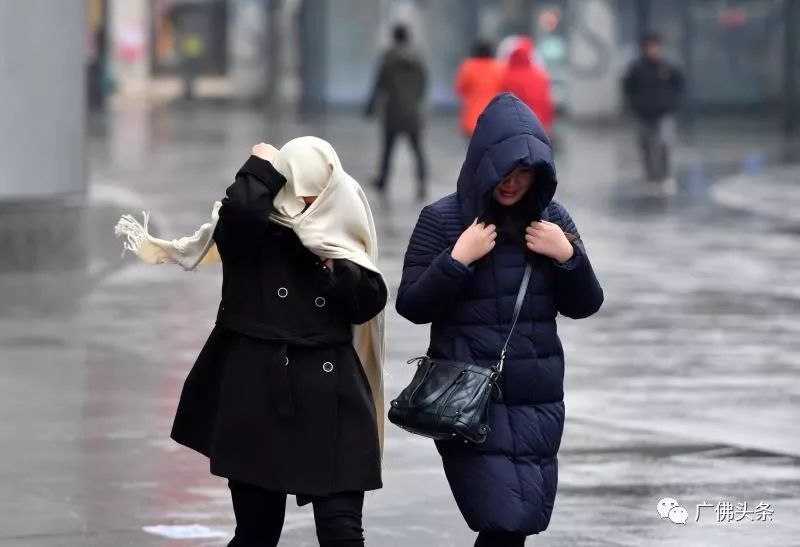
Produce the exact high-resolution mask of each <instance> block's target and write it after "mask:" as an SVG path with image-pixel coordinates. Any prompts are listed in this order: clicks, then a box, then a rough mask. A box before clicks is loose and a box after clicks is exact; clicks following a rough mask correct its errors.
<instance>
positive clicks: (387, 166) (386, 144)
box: [375, 127, 397, 193]
mask: <svg viewBox="0 0 800 547" xmlns="http://www.w3.org/2000/svg"><path fill="white" fill-rule="evenodd" d="M396 140H397V133H395V132H394V131H392V130H390V129H389V128H388V127H385V128H384V129H383V155H382V157H381V172H380V174H379V175H378V178H377V180H376V181H375V186H377V187H378V190H380V191H381V193H384V192H386V183H387V181H388V179H389V171H390V170H391V168H392V152H393V151H394V143H395V141H396Z"/></svg>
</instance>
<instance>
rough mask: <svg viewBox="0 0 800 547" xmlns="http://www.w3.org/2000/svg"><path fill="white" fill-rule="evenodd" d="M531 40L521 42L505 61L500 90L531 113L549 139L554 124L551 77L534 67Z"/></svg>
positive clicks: (524, 39)
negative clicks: (512, 96) (508, 94)
mask: <svg viewBox="0 0 800 547" xmlns="http://www.w3.org/2000/svg"><path fill="white" fill-rule="evenodd" d="M534 49H535V47H534V44H533V40H531V39H530V38H527V37H523V38H520V40H519V41H518V42H517V47H516V48H515V49H514V50H513V51H512V52H511V55H510V56H509V58H508V66H507V67H506V71H505V74H504V75H503V80H502V88H503V91H508V92H511V93H513V94H514V95H516V96H517V97H518V98H519V99H520V100H521V101H522V102H523V103H525V104H526V105H528V107H529V108H530V109H531V110H533V112H534V114H536V117H537V118H539V121H540V122H542V126H544V130H545V132H546V133H547V134H548V135H552V132H553V122H554V121H555V104H554V103H553V94H552V91H551V87H550V76H549V75H548V74H547V71H546V70H545V69H544V67H541V66H539V65H536V64H534V63H533V61H532V59H533V58H534V57H533V55H534Z"/></svg>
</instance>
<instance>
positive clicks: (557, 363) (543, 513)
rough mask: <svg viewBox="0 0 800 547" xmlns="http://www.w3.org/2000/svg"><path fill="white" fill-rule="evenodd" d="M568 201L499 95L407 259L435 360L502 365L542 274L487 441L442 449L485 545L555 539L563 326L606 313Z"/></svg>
mask: <svg viewBox="0 0 800 547" xmlns="http://www.w3.org/2000/svg"><path fill="white" fill-rule="evenodd" d="M555 190H556V174H555V166H554V163H553V158H552V152H551V149H550V143H549V140H548V138H547V135H546V134H545V132H544V130H543V128H542V126H541V124H540V123H539V120H538V119H537V118H536V116H535V115H534V114H533V112H532V111H531V110H530V109H529V108H528V107H527V106H525V105H524V104H523V103H522V102H521V101H520V100H519V99H517V98H516V97H515V96H514V95H512V94H509V93H505V94H502V95H498V96H497V97H495V99H494V100H493V101H492V102H491V103H490V104H489V105H488V106H487V107H486V110H485V111H484V112H483V114H482V115H481V117H480V119H479V121H478V126H477V128H476V130H475V133H474V135H473V137H472V140H471V141H470V144H469V149H468V151H467V157H466V159H465V161H464V165H463V167H462V168H461V174H460V175H459V178H458V189H457V191H456V193H454V194H451V195H449V196H446V197H444V198H442V199H441V200H439V201H437V202H436V203H434V204H432V205H429V206H427V207H425V208H424V209H423V210H422V213H421V214H420V217H419V220H418V222H417V225H416V227H415V228H414V233H413V234H412V236H411V242H410V243H409V245H408V250H407V251H406V256H405V263H404V266H403V278H402V282H401V284H400V289H399V291H398V295H397V311H398V312H399V313H400V315H402V316H403V317H405V318H407V319H409V320H410V321H412V322H414V323H418V324H423V323H432V325H431V340H430V346H429V349H428V355H430V356H431V357H434V358H441V359H456V360H461V361H467V362H473V363H477V364H480V365H483V366H487V367H489V366H492V365H495V364H496V363H497V361H498V359H499V357H500V350H501V347H502V345H503V341H504V338H505V336H506V334H507V333H508V330H509V328H510V323H511V316H512V314H513V310H514V302H515V300H516V295H517V291H518V289H519V283H520V282H521V280H522V276H523V271H524V269H525V264H526V262H528V261H530V262H532V264H533V266H534V268H533V275H532V276H531V281H530V285H529V287H528V294H527V296H526V298H525V301H524V304H523V307H522V311H521V313H520V317H519V323H518V324H517V327H516V330H515V331H514V335H513V337H512V338H511V343H510V345H509V350H508V357H507V359H506V364H505V369H504V371H503V376H502V378H501V379H500V381H499V384H500V386H499V387H500V390H499V394H498V395H497V396H496V397H495V400H494V401H493V403H492V407H491V411H490V425H491V433H490V434H489V437H488V439H487V441H486V443H484V444H481V445H474V444H465V443H462V442H438V443H437V447H438V449H439V452H440V454H441V456H442V460H443V462H444V469H445V473H446V474H447V479H448V481H449V483H450V487H451V489H452V491H453V495H454V496H455V499H456V502H457V503H458V507H459V509H460V510H461V513H462V514H463V515H464V518H465V519H466V521H467V524H468V525H469V526H470V528H472V529H473V530H475V531H477V532H480V534H479V536H478V541H477V543H476V544H475V545H476V547H479V546H491V547H502V546H517V545H523V544H524V543H525V538H526V536H529V535H532V534H537V533H539V532H542V531H543V530H545V529H546V528H547V525H548V523H549V521H550V515H551V514H552V511H553V502H554V499H555V495H556V484H557V480H558V471H557V458H556V455H557V453H558V447H559V444H560V442H561V434H562V431H563V428H564V401H563V399H564V387H563V381H564V353H563V350H562V348H561V342H560V341H559V339H558V335H557V334H556V321H555V320H556V315H557V314H558V313H560V314H561V315H564V316H566V317H570V318H573V319H579V318H583V317H588V316H590V315H592V314H593V313H595V312H596V311H597V310H598V309H599V308H600V306H601V304H602V303H603V291H602V289H601V288H600V284H599V283H598V281H597V278H596V277H595V274H594V272H593V270H592V266H591V264H590V262H589V258H588V256H587V254H586V251H585V249H584V247H583V243H582V242H581V239H580V235H579V234H578V231H577V229H576V228H575V224H574V223H573V221H572V219H571V218H570V216H569V214H568V213H567V211H566V210H565V209H564V207H562V206H561V205H560V204H558V203H556V202H554V201H552V198H553V195H554V194H555ZM476 219H477V221H476Z"/></svg>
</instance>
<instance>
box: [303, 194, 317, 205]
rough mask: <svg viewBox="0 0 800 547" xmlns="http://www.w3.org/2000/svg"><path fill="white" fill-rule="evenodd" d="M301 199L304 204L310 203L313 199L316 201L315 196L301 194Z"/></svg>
mask: <svg viewBox="0 0 800 547" xmlns="http://www.w3.org/2000/svg"><path fill="white" fill-rule="evenodd" d="M303 201H304V202H305V204H306V205H311V204H312V203H314V202H315V201H317V196H303Z"/></svg>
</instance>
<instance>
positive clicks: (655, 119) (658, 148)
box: [623, 33, 684, 194]
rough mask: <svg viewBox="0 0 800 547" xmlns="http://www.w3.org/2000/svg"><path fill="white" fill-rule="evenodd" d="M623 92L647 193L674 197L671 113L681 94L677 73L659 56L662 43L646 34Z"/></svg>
mask: <svg viewBox="0 0 800 547" xmlns="http://www.w3.org/2000/svg"><path fill="white" fill-rule="evenodd" d="M623 90H624V93H625V97H626V99H627V102H628V105H629V106H630V108H631V110H632V111H633V114H634V115H635V116H636V119H637V122H638V131H639V143H640V147H641V154H642V163H643V165H644V172H645V175H646V177H647V180H648V182H649V183H650V187H649V190H650V191H653V192H658V193H660V192H664V193H667V194H674V193H675V192H676V191H677V184H676V182H675V179H674V177H673V172H672V147H673V141H674V138H675V112H676V111H677V110H678V106H679V105H680V101H681V98H682V96H683V92H684V78H683V73H682V72H681V70H680V69H679V68H678V67H677V66H676V65H674V64H672V63H670V62H669V61H667V60H665V59H664V58H663V56H662V40H661V37H660V36H659V35H658V34H656V33H649V34H647V35H646V36H645V38H644V39H643V40H642V55H641V57H640V58H639V59H637V60H636V61H634V62H633V63H632V65H631V66H630V68H629V69H628V71H627V73H626V75H625V77H624V80H623Z"/></svg>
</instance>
